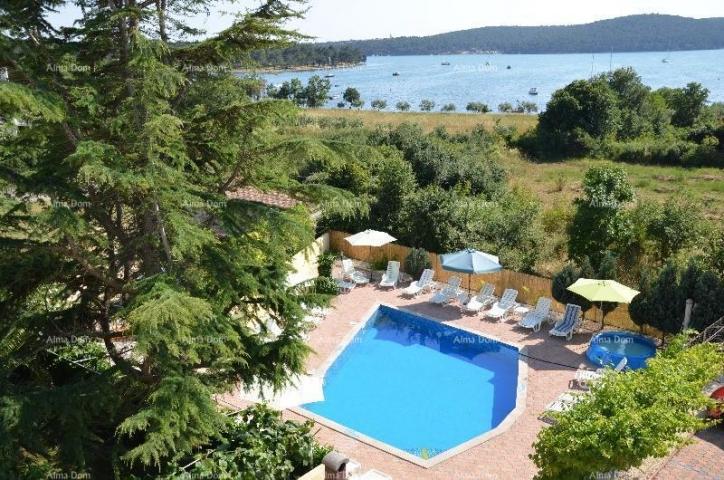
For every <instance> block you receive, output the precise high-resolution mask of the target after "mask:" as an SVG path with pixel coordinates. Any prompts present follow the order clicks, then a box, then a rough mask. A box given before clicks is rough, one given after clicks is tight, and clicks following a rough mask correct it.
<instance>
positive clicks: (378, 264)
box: [370, 255, 390, 271]
mask: <svg viewBox="0 0 724 480" xmlns="http://www.w3.org/2000/svg"><path fill="white" fill-rule="evenodd" d="M389 261H390V259H389V258H387V255H382V256H379V257H377V258H375V259H373V260H372V261H371V262H370V268H371V269H372V270H375V271H380V270H387V263H388V262H389Z"/></svg>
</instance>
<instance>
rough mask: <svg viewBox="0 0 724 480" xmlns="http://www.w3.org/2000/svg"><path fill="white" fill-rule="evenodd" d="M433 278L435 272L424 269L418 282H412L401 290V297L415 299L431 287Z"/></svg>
mask: <svg viewBox="0 0 724 480" xmlns="http://www.w3.org/2000/svg"><path fill="white" fill-rule="evenodd" d="M434 276H435V270H432V269H430V268H428V269H425V270H424V271H423V272H422V275H420V280H417V281H415V282H412V283H411V284H410V286H408V287H407V288H405V289H403V290H402V295H405V296H408V297H415V296H417V295H419V294H420V293H422V292H424V291H425V290H427V289H428V288H430V286H431V285H432V278H433V277H434Z"/></svg>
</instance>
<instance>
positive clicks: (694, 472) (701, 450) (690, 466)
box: [652, 425, 724, 480]
mask: <svg viewBox="0 0 724 480" xmlns="http://www.w3.org/2000/svg"><path fill="white" fill-rule="evenodd" d="M692 441H693V443H692V444H691V445H687V446H685V447H684V448H682V449H681V450H679V451H678V452H677V453H676V455H674V456H672V457H671V458H670V459H669V460H668V461H667V462H666V463H665V464H664V465H663V466H662V467H661V468H660V469H659V471H658V473H656V474H655V475H654V476H653V477H652V479H655V480H724V426H722V425H720V426H718V427H713V428H710V429H708V430H704V431H703V432H699V433H698V434H697V435H696V436H694V438H692Z"/></svg>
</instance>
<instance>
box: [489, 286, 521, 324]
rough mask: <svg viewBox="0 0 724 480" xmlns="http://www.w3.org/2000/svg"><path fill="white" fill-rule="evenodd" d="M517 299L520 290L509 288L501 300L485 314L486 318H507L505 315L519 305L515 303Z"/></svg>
mask: <svg viewBox="0 0 724 480" xmlns="http://www.w3.org/2000/svg"><path fill="white" fill-rule="evenodd" d="M516 298H518V290H513V289H512V288H508V289H507V290H505V291H504V292H503V295H502V296H501V297H500V300H499V301H497V302H495V304H494V305H493V306H492V307H491V308H490V310H488V311H487V312H485V316H486V317H490V318H496V319H501V318H503V317H505V315H506V314H507V313H508V312H509V311H510V310H511V309H513V308H514V307H515V306H516V305H517V303H515V299H516Z"/></svg>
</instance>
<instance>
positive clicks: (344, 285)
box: [334, 278, 357, 293]
mask: <svg viewBox="0 0 724 480" xmlns="http://www.w3.org/2000/svg"><path fill="white" fill-rule="evenodd" d="M334 281H335V282H337V287H339V289H340V290H341V291H342V292H343V293H348V292H351V291H352V290H353V289H354V287H356V286H357V284H356V283H354V282H352V281H349V280H345V279H343V278H335V279H334Z"/></svg>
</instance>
